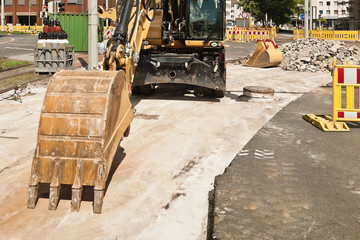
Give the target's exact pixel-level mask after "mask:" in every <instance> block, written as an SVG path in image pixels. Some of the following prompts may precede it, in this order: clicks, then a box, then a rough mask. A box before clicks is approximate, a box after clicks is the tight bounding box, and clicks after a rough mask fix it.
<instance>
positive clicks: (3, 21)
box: [1, 0, 5, 31]
mask: <svg viewBox="0 0 360 240" xmlns="http://www.w3.org/2000/svg"><path fill="white" fill-rule="evenodd" d="M4 2H5V1H4V0H1V31H4V25H5V13H4V11H5V10H4V7H5V3H4Z"/></svg>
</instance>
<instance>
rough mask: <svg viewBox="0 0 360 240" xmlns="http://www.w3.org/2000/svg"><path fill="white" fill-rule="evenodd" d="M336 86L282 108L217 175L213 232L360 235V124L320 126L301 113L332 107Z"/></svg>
mask: <svg viewBox="0 0 360 240" xmlns="http://www.w3.org/2000/svg"><path fill="white" fill-rule="evenodd" d="M331 90H332V89H331V88H330V87H323V88H319V89H318V90H317V91H314V92H312V93H309V94H307V95H305V96H303V97H301V98H299V99H298V100H296V101H294V102H293V103H291V104H289V105H288V106H287V107H285V108H284V109H283V110H281V111H280V112H279V113H278V114H277V115H276V116H275V117H274V118H273V119H271V120H270V121H269V122H268V123H267V124H266V125H265V126H264V127H263V128H262V129H261V130H260V131H259V132H258V133H257V134H256V135H255V136H254V137H253V139H252V140H251V141H250V142H249V143H248V144H247V145H246V146H245V147H244V148H243V149H242V150H241V151H240V152H239V153H238V154H237V156H236V157H235V158H234V160H233V161H232V162H231V165H230V166H229V167H228V168H227V169H226V170H225V173H224V174H223V175H220V176H218V177H216V180H215V186H216V187H215V193H214V195H215V199H214V208H213V209H214V216H215V217H214V227H213V229H212V230H213V237H214V239H217V240H220V239H221V240H222V239H227V240H231V239H234V240H235V239H236V240H238V239H359V236H360V221H359V220H360V214H359V213H360V201H359V200H360V199H359V194H360V185H359V183H360V169H359V162H360V161H359V160H360V159H359V151H358V147H359V133H360V129H359V126H360V125H359V124H356V123H349V124H348V125H349V127H350V129H351V131H350V132H322V131H321V130H319V129H317V128H315V127H314V126H313V125H311V124H310V123H308V122H306V121H304V120H303V119H302V117H301V116H302V115H303V114H306V113H324V114H330V113H331V108H332V92H331Z"/></svg>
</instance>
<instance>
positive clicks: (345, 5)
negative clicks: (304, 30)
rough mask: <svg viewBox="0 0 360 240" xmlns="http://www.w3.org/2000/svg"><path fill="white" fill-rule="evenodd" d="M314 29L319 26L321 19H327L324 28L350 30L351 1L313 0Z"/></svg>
mask: <svg viewBox="0 0 360 240" xmlns="http://www.w3.org/2000/svg"><path fill="white" fill-rule="evenodd" d="M311 5H312V19H313V28H316V27H318V26H319V23H318V22H317V20H318V19H319V18H324V19H326V23H324V24H323V26H324V27H327V28H333V29H346V28H348V20H349V0H311Z"/></svg>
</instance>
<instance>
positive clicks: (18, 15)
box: [0, 0, 116, 25]
mask: <svg viewBox="0 0 360 240" xmlns="http://www.w3.org/2000/svg"><path fill="white" fill-rule="evenodd" d="M106 1H108V4H109V7H110V8H111V7H114V6H115V5H116V0H98V4H99V5H102V6H104V7H105V5H106ZM56 2H57V3H60V2H62V3H64V4H65V5H64V8H65V11H64V12H65V13H86V12H87V3H88V0H61V1H60V0H57V1H56ZM45 3H46V4H47V5H48V7H51V6H56V4H54V0H50V1H49V0H5V4H4V5H5V6H4V12H5V22H6V24H13V25H29V20H30V25H34V24H35V23H36V24H37V25H41V24H42V19H41V12H42V11H43V6H44V4H45ZM0 4H1V3H0ZM50 11H51V10H50Z"/></svg>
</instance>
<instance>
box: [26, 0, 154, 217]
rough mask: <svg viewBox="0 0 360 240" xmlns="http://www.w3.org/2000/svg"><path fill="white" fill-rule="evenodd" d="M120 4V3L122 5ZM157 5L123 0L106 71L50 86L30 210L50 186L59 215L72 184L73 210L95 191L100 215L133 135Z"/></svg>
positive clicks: (62, 77)
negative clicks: (64, 188) (140, 73)
mask: <svg viewBox="0 0 360 240" xmlns="http://www.w3.org/2000/svg"><path fill="white" fill-rule="evenodd" d="M119 2H120V1H118V3H119ZM151 5H152V6H154V2H150V0H149V1H148V2H146V0H145V1H144V0H142V1H140V0H123V1H121V3H119V5H117V7H116V10H115V11H116V18H115V22H116V26H115V33H114V36H113V37H112V41H111V42H110V43H109V45H108V49H107V52H106V54H105V58H104V59H103V68H104V70H105V71H95V70H92V71H79V70H74V71H72V70H62V71H60V72H58V73H56V74H55V76H54V78H53V79H52V80H51V81H50V82H49V85H48V88H47V91H46V94H45V99H44V102H43V107H42V109H41V114H40V121H39V128H38V137H37V144H36V149H35V154H34V157H33V161H32V169H31V176H30V183H29V187H28V201H27V206H28V208H35V206H36V202H37V200H38V189H39V185H40V184H42V183H48V184H50V191H49V209H50V210H55V209H56V208H57V205H58V201H59V194H60V188H61V185H63V184H69V185H72V201H71V209H72V210H73V211H79V209H80V203H81V194H82V189H83V186H93V187H94V205H93V206H94V209H93V211H94V213H101V209H102V203H103V196H104V190H105V185H106V180H107V178H108V175H109V171H110V168H111V165H112V161H113V158H114V155H115V152H116V149H117V147H118V145H119V142H120V140H121V139H122V137H123V136H127V135H128V134H129V131H130V123H131V121H132V119H133V107H132V105H131V102H130V95H131V83H132V79H133V77H134V73H135V69H136V65H137V61H138V58H139V52H140V48H141V44H142V41H143V38H144V36H146V34H147V31H148V30H149V25H150V21H151V20H152V19H153V14H154V10H153V9H150V6H151Z"/></svg>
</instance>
